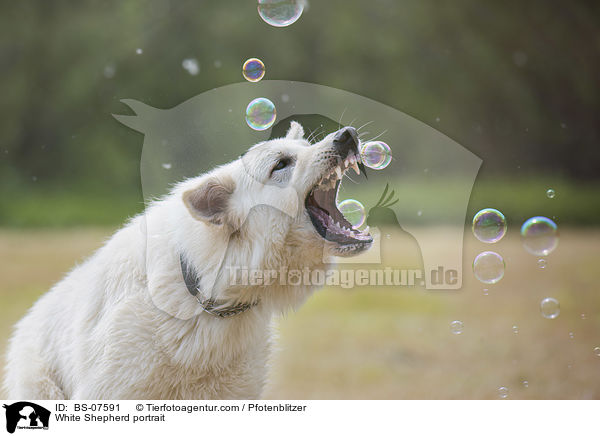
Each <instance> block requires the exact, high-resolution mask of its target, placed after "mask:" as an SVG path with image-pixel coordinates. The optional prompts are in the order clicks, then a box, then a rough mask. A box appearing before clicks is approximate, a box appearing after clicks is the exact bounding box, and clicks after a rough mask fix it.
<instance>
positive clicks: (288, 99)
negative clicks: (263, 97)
mask: <svg viewBox="0 0 600 436" xmlns="http://www.w3.org/2000/svg"><path fill="white" fill-rule="evenodd" d="M281 101H282V102H284V103H287V102H288V101H290V96H289V95H287V94H281Z"/></svg>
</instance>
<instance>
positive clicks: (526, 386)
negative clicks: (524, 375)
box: [523, 380, 529, 388]
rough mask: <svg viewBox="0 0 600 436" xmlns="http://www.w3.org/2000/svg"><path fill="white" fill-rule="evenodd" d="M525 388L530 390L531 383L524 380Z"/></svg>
mask: <svg viewBox="0 0 600 436" xmlns="http://www.w3.org/2000/svg"><path fill="white" fill-rule="evenodd" d="M523 387H524V388H528V387H529V382H528V381H527V380H523Z"/></svg>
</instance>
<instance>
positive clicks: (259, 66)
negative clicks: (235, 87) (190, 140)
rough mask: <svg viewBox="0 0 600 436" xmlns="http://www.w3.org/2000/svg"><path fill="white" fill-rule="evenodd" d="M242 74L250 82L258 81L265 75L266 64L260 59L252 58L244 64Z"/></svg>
mask: <svg viewBox="0 0 600 436" xmlns="http://www.w3.org/2000/svg"><path fill="white" fill-rule="evenodd" d="M242 75H243V76H244V79H246V80H247V81H248V82H258V81H259V80H260V79H262V78H263V77H265V64H263V62H262V61H261V60H260V59H257V58H250V59H248V60H246V62H244V65H242Z"/></svg>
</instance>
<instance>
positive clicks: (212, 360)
mask: <svg viewBox="0 0 600 436" xmlns="http://www.w3.org/2000/svg"><path fill="white" fill-rule="evenodd" d="M303 136H304V132H303V129H302V127H301V126H300V125H299V124H298V123H295V122H293V123H292V125H291V127H290V129H289V131H288V133H287V135H286V137H285V138H281V139H274V140H271V141H267V142H263V143H260V144H257V145H255V146H254V147H252V148H251V149H250V150H249V151H248V152H247V153H245V154H244V155H243V156H242V157H241V158H240V159H238V160H236V161H233V162H231V163H229V164H227V165H224V166H221V167H218V168H216V169H215V170H213V171H211V172H210V173H208V174H205V175H202V176H200V177H197V178H193V179H189V180H186V181H184V182H182V183H180V184H179V185H177V186H176V187H175V188H174V189H173V190H172V192H171V194H169V195H168V196H166V197H165V198H164V199H162V200H160V201H157V202H154V203H153V204H151V205H150V206H149V207H148V208H147V210H146V212H145V213H144V214H143V215H140V216H138V217H136V218H134V219H132V220H131V222H129V224H127V225H126V226H125V227H124V228H122V229H121V230H119V231H118V232H117V233H116V234H115V235H114V236H113V237H112V238H111V239H110V240H109V241H108V242H107V243H106V244H105V245H104V247H102V248H101V249H100V250H98V252H96V253H95V254H94V255H93V256H92V257H91V258H90V259H88V260H87V261H86V262H85V263H83V264H82V265H80V266H78V267H77V268H75V269H74V270H73V271H72V272H71V273H70V274H69V275H68V276H67V277H66V278H64V279H63V280H62V281H61V282H60V283H58V284H57V285H56V286H55V287H54V288H53V289H51V290H50V291H49V292H48V293H47V294H45V295H44V296H43V297H41V298H40V300H39V301H37V302H36V303H35V305H34V306H33V307H32V308H31V310H30V311H29V312H28V313H27V315H26V316H25V317H24V318H23V319H22V320H21V321H20V322H19V323H18V324H17V326H16V330H15V333H14V335H13V337H12V339H11V341H10V345H9V350H8V353H7V367H6V378H5V387H6V389H7V392H8V395H9V397H10V398H15V399H249V398H258V397H259V396H260V395H261V392H262V389H263V386H264V384H265V379H266V372H267V368H266V366H267V361H268V357H269V350H270V347H271V343H272V331H271V323H272V318H273V316H274V315H275V314H278V313H281V312H284V311H286V310H288V309H290V308H296V307H298V306H299V305H300V304H301V303H302V302H303V301H304V300H305V298H306V297H307V296H308V295H310V293H311V292H312V291H313V290H314V286H312V285H311V284H306V283H300V284H298V283H297V282H296V283H295V284H294V285H292V284H289V283H287V282H285V283H283V282H280V281H279V280H277V281H275V282H274V283H265V284H258V285H247V284H237V282H233V283H232V281H231V277H230V275H228V273H227V271H228V270H236V271H237V272H239V271H240V267H244V268H246V271H253V270H258V271H267V270H269V271H273V270H275V271H280V270H282V268H284V269H285V268H287V269H288V270H292V269H295V270H305V269H306V268H308V270H310V271H314V270H323V271H324V272H325V271H326V270H327V268H328V267H329V265H327V264H325V263H324V261H323V259H324V255H336V256H350V255H354V254H358V253H360V252H361V251H363V250H365V249H367V248H369V246H370V245H371V242H372V238H371V237H370V235H368V234H367V233H365V232H360V231H358V230H355V229H352V226H351V225H350V223H348V221H346V220H345V219H344V218H343V216H342V214H341V213H340V212H339V210H338V209H337V207H336V194H337V189H338V187H339V183H340V179H341V178H342V175H343V172H344V171H345V170H347V169H348V168H354V169H355V171H357V173H358V172H359V169H358V165H360V158H359V154H358V146H359V141H358V138H357V135H356V131H355V130H354V129H353V128H351V127H346V128H343V129H341V130H339V131H338V132H334V133H332V134H330V135H329V136H327V137H326V138H325V139H323V140H322V141H321V142H319V143H317V144H313V145H311V144H309V143H308V142H307V141H306V140H304V139H303ZM235 267H237V269H236V268H235ZM188 291H189V292H188ZM192 295H194V296H195V298H194V297H192Z"/></svg>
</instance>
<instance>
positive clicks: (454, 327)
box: [450, 320, 465, 335]
mask: <svg viewBox="0 0 600 436" xmlns="http://www.w3.org/2000/svg"><path fill="white" fill-rule="evenodd" d="M464 327H465V326H464V324H463V323H462V321H458V320H457V321H452V322H451V323H450V331H451V332H452V334H454V335H460V334H461V333H462V332H463V328H464Z"/></svg>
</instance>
